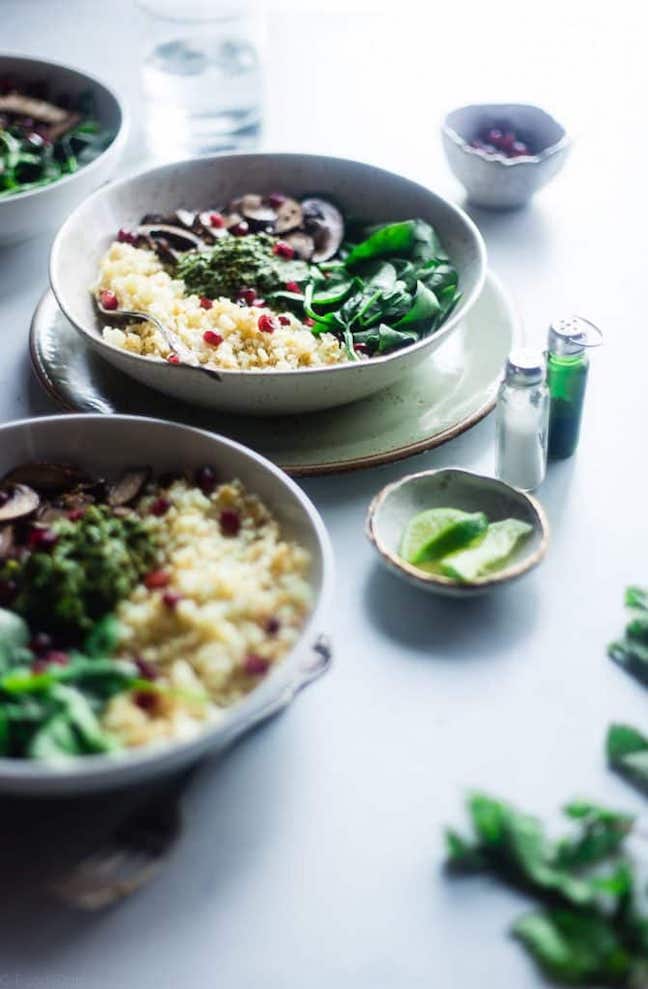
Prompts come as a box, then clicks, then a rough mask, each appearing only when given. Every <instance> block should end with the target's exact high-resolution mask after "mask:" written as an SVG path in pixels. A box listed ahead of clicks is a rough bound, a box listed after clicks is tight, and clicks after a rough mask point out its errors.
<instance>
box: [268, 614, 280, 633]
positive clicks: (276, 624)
mask: <svg viewBox="0 0 648 989" xmlns="http://www.w3.org/2000/svg"><path fill="white" fill-rule="evenodd" d="M280 628H281V622H280V621H279V619H278V618H274V617H272V618H268V620H267V622H266V623H265V630H266V632H267V633H268V635H276V634H277V632H278V631H279V629H280Z"/></svg>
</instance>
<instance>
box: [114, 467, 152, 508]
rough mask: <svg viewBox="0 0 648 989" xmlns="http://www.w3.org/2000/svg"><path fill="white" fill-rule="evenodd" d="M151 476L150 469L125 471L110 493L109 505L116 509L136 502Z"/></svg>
mask: <svg viewBox="0 0 648 989" xmlns="http://www.w3.org/2000/svg"><path fill="white" fill-rule="evenodd" d="M150 476H151V468H150V467H139V468H137V469H134V470H127V471H124V473H123V474H122V476H121V477H120V478H119V480H117V481H115V483H114V484H113V485H112V486H111V488H110V490H109V492H108V504H109V505H112V506H113V508H116V507H117V506H121V505H128V504H129V503H130V502H131V501H135V499H136V498H137V496H138V495H139V494H140V493H141V492H142V490H143V489H144V487H145V485H146V483H147V481H148V479H149V477H150Z"/></svg>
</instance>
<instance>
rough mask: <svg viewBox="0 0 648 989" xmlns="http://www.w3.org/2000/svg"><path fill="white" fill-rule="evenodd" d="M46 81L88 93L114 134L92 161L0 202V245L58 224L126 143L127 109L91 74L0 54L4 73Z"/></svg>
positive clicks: (59, 88) (99, 180)
mask: <svg viewBox="0 0 648 989" xmlns="http://www.w3.org/2000/svg"><path fill="white" fill-rule="evenodd" d="M12 75H15V76H17V77H19V78H21V79H32V80H37V81H39V80H44V81H45V82H47V83H49V84H50V85H51V86H52V87H53V88H54V90H55V91H61V92H65V93H69V94H70V95H77V94H80V93H83V92H87V91H90V92H91V93H92V95H93V97H94V100H95V106H96V114H97V119H98V120H99V122H100V123H101V124H102V126H104V127H105V128H107V129H108V130H110V131H114V134H115V136H114V138H113V140H112V142H111V143H110V144H109V145H108V147H107V148H106V149H105V151H103V152H102V153H101V154H100V155H98V156H97V157H96V158H95V159H94V161H91V162H89V163H88V164H87V165H84V166H83V167H82V168H80V169H79V170H78V172H73V173H72V174H71V175H65V176H64V177H63V178H61V179H59V180H58V181H57V182H52V184H51V185H45V186H43V187H42V188H41V189H31V190H26V191H25V192H18V193H16V194H15V195H13V196H8V197H7V198H6V199H2V200H0V245H6V244H13V243H16V242H18V241H21V240H28V239H29V238H30V237H35V236H37V235H39V234H42V233H43V231H47V230H50V229H52V228H55V227H56V226H57V224H59V223H61V222H62V221H63V220H64V219H65V217H66V216H69V214H70V211H71V210H72V209H73V208H74V207H75V206H76V205H77V203H80V202H81V200H82V199H84V198H85V196H87V195H89V194H90V193H91V192H93V191H94V189H97V188H98V187H99V186H100V185H101V184H102V183H103V182H106V180H107V179H109V178H110V176H111V175H112V173H113V171H114V169H115V168H116V166H117V163H118V162H119V159H120V157H121V155H122V153H123V151H124V147H125V145H126V138H127V131H128V124H127V116H126V110H125V108H124V107H123V106H122V104H121V103H120V101H119V100H118V98H117V96H116V95H115V93H113V92H112V90H110V89H108V87H107V86H106V85H105V84H104V83H102V82H99V80H98V79H95V78H94V77H93V76H89V75H87V74H86V73H85V72H80V71H79V70H77V69H73V68H71V67H70V66H66V65H58V64H57V63H56V62H45V61H43V60H41V59H37V58H24V57H22V56H20V55H0V76H12Z"/></svg>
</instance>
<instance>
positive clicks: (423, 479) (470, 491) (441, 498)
mask: <svg viewBox="0 0 648 989" xmlns="http://www.w3.org/2000/svg"><path fill="white" fill-rule="evenodd" d="M449 507H451V508H460V509H462V510H463V511H466V512H480V511H481V512H485V514H486V515H487V516H488V520H489V522H498V521H500V520H501V519H506V518H516V519H520V521H522V522H528V523H529V524H530V525H531V526H532V527H533V531H532V532H531V533H530V534H529V536H528V537H527V538H526V539H525V540H523V541H522V542H521V543H520V545H519V547H518V548H517V549H516V550H515V551H514V552H513V554H512V555H511V558H510V561H509V562H508V563H507V564H506V566H504V567H503V568H502V569H501V570H497V571H494V572H493V573H492V574H489V575H488V576H487V577H480V578H478V579H477V580H474V581H469V582H465V583H460V582H459V581H456V580H451V579H450V578H448V577H442V576H441V575H440V574H431V573H426V572H425V571H423V570H420V569H419V568H418V567H415V566H412V564H410V563H406V562H405V560H404V559H403V558H402V557H401V556H400V555H399V547H400V542H401V538H402V535H403V532H404V530H405V527H406V525H407V523H408V522H409V521H410V519H411V518H412V517H413V516H414V515H416V514H418V512H423V511H425V510H426V509H428V508H449ZM366 532H367V536H368V538H369V541H370V542H371V543H372V545H373V546H374V547H375V549H376V551H377V552H378V554H379V556H380V559H381V560H382V562H383V563H384V564H385V565H386V566H387V567H388V568H389V569H390V570H391V571H392V572H393V573H395V574H397V575H398V576H399V577H403V578H404V579H405V580H407V581H409V583H410V584H414V585H415V586H416V587H422V588H423V589H424V590H426V591H432V592H433V593H434V594H444V595H447V596H449V597H471V596H473V595H475V594H483V593H485V592H486V591H490V590H492V589H493V588H495V587H499V586H500V585H502V584H507V583H509V582H510V581H512V580H517V579H518V578H519V577H522V576H523V574H526V573H528V572H529V570H532V569H533V568H534V567H535V566H537V565H538V563H540V561H541V560H542V558H543V557H544V555H545V553H546V551H547V545H548V542H549V523H548V522H547V518H546V516H545V513H544V510H543V508H542V506H541V505H540V503H539V502H537V501H536V499H535V498H532V497H531V496H530V495H528V494H525V493H524V492H523V491H518V489H517V488H512V487H511V486H510V485H509V484H505V483H504V481H498V480H497V479H496V478H493V477H485V476H483V475H482V474H474V473H473V472H472V471H468V470H461V469H460V468H458V467H443V468H441V469H439V470H427V471H423V472H421V473H420V474H409V475H408V476H407V477H403V478H402V479H401V480H400V481H396V482H395V483H393V484H388V485H387V487H385V488H383V489H382V491H380V492H379V493H378V494H377V495H376V497H375V498H374V499H373V501H372V502H371V505H370V506H369V512H368V514H367V522H366Z"/></svg>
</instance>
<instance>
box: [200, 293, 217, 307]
mask: <svg viewBox="0 0 648 989" xmlns="http://www.w3.org/2000/svg"><path fill="white" fill-rule="evenodd" d="M213 305H214V303H213V302H212V300H211V299H208V298H207V296H206V295H201V296H200V308H201V309H211V307H212V306H213Z"/></svg>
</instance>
